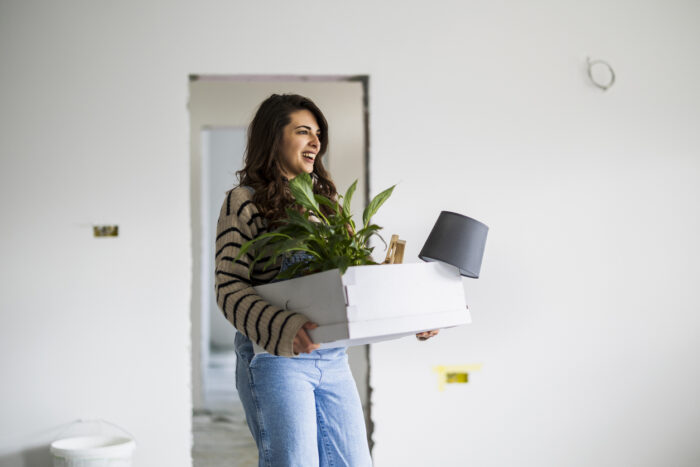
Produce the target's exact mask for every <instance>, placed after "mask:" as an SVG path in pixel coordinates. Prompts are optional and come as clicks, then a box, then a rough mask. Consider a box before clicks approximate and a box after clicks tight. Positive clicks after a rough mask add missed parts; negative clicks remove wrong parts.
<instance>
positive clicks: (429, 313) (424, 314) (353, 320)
mask: <svg viewBox="0 0 700 467" xmlns="http://www.w3.org/2000/svg"><path fill="white" fill-rule="evenodd" d="M255 290H256V291H257V293H258V294H259V295H260V296H261V297H262V298H264V299H265V300H267V301H268V302H270V303H272V304H273V305H277V306H279V307H281V308H285V309H287V310H291V311H296V312H299V313H302V314H304V315H306V316H307V317H308V318H309V319H310V320H311V321H313V322H315V323H318V328H316V329H313V330H310V331H308V333H309V337H310V338H311V340H312V341H314V342H315V343H317V344H321V346H320V347H321V348H322V349H323V348H330V347H341V346H351V345H362V344H368V343H372V342H379V341H383V340H388V339H397V338H399V337H404V336H407V335H411V334H415V333H417V332H421V331H427V330H430V329H440V328H446V327H452V326H457V325H460V324H469V323H471V315H470V314H469V310H468V309H467V304H466V302H465V299H464V286H463V285H462V276H460V275H459V270H458V269H457V268H454V267H452V266H449V265H447V264H444V263H440V262H433V263H409V264H386V265H376V266H352V267H350V268H348V269H347V271H346V272H345V274H343V275H342V276H341V275H340V272H339V271H338V270H337V269H333V270H331V271H325V272H320V273H317V274H312V275H309V276H303V277H298V278H295V279H289V280H286V281H282V282H274V283H271V284H264V285H260V286H258V287H255ZM254 347H255V351H256V353H260V352H264V350H263V349H261V348H260V347H259V346H257V345H254Z"/></svg>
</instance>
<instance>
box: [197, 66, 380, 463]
mask: <svg viewBox="0 0 700 467" xmlns="http://www.w3.org/2000/svg"><path fill="white" fill-rule="evenodd" d="M367 88H368V77H367V76H202V75H198V76H191V77H190V85H189V91H190V94H189V95H190V99H189V111H190V154H191V170H190V173H191V179H190V183H191V191H190V195H191V218H192V247H193V248H192V251H193V258H192V266H193V269H192V270H193V275H192V303H191V322H192V327H191V339H192V346H191V349H192V396H193V408H194V414H193V416H195V417H196V416H197V415H198V414H219V415H220V416H221V415H224V416H225V415H226V414H228V413H231V412H233V413H236V412H238V413H242V410H241V409H240V402H238V399H237V394H236V390H235V379H234V369H235V353H234V352H233V338H234V335H235V329H234V328H233V326H232V325H231V324H230V323H229V322H228V321H226V319H225V318H224V317H223V315H222V313H221V312H220V311H219V310H218V307H217V304H216V300H215V297H214V285H213V284H214V277H213V272H214V265H213V257H214V236H215V229H216V221H217V217H218V213H219V209H220V207H221V203H222V202H223V200H224V196H225V193H226V191H227V190H229V189H230V188H232V187H233V186H235V185H236V184H237V182H238V181H237V178H236V176H235V172H236V171H237V170H239V169H240V168H241V167H242V161H243V152H244V149H245V143H246V141H245V139H246V130H247V125H248V123H249V122H250V120H251V119H252V117H253V115H254V113H255V111H256V109H257V106H258V105H259V104H260V103H261V102H262V101H263V100H264V99H265V98H266V97H268V96H269V95H270V94H273V93H277V94H281V93H295V94H301V95H304V96H307V97H309V98H311V99H312V100H313V101H314V102H315V103H316V104H317V105H318V106H319V108H321V110H322V111H323V112H324V114H325V116H326V119H327V120H328V123H329V145H328V148H329V150H328V153H327V155H326V156H325V157H326V159H325V164H326V168H327V169H328V170H329V172H330V173H331V175H332V177H333V180H334V182H335V184H336V186H337V188H338V191H339V192H341V193H342V192H344V191H345V190H346V189H347V187H349V186H350V184H352V182H353V181H355V180H358V187H357V191H356V195H355V198H354V203H353V204H354V205H355V206H354V209H353V210H354V211H355V212H354V214H355V216H361V213H362V210H363V209H364V208H365V206H366V203H367V199H368V194H369V187H368V181H369V177H368V159H369V149H368V148H369V144H368V142H369V139H368V113H367V112H368V102H367V100H368V95H367ZM368 352H369V349H368V346H357V347H350V348H349V349H348V356H349V361H350V367H351V370H352V373H353V376H354V377H355V382H356V384H357V388H358V392H359V394H360V399H361V401H362V405H363V409H364V413H365V418H366V422H367V425H368V426H367V433H368V436H370V440H371V432H372V426H371V414H370V409H371V407H370V403H369V399H370V392H369V391H370V388H369V371H368V369H369V368H368V367H369V355H368ZM193 426H194V427H195V429H196V427H197V424H196V423H193ZM241 436H248V437H249V436H250V434H249V433H246V432H241ZM251 441H252V437H251ZM237 442H240V440H238V441H237ZM196 443H197V436H195V444H196ZM370 446H371V442H370ZM195 448H196V446H195ZM195 460H196V459H195Z"/></svg>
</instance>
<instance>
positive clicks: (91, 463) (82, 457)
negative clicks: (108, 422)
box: [51, 425, 136, 467]
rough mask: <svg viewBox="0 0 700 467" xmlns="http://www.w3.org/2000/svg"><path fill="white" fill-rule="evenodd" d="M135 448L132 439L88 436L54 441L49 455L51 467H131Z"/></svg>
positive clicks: (111, 436) (112, 436)
mask: <svg viewBox="0 0 700 467" xmlns="http://www.w3.org/2000/svg"><path fill="white" fill-rule="evenodd" d="M113 426H116V425H113ZM117 428H119V427H117ZM120 430H122V431H124V430H123V429H121V428H120ZM129 436H130V435H129ZM135 448H136V442H135V441H134V439H133V438H132V437H125V436H121V435H119V436H116V435H89V436H77V437H71V438H64V439H59V440H57V441H54V442H53V443H51V454H52V455H53V467H132V457H133V454H134V449H135Z"/></svg>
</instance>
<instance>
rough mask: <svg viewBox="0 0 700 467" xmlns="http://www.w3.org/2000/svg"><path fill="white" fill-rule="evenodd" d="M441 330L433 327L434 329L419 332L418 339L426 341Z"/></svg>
mask: <svg viewBox="0 0 700 467" xmlns="http://www.w3.org/2000/svg"><path fill="white" fill-rule="evenodd" d="M439 332H440V330H439V329H433V330H432V331H423V332H419V333H418V334H416V338H418V340H420V341H425V340H428V339H430V338H431V337H433V336H437V335H438V333H439Z"/></svg>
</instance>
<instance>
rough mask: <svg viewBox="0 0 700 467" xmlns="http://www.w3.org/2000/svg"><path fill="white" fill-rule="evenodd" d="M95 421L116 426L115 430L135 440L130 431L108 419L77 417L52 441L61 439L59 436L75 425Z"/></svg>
mask: <svg viewBox="0 0 700 467" xmlns="http://www.w3.org/2000/svg"><path fill="white" fill-rule="evenodd" d="M95 422H97V423H100V424H103V425H109V426H111V427H113V428H116V429H117V430H119V431H121V432H122V433H124V434H126V435H127V436H128V437H129V438H130V439H131V440H132V441H136V438H135V437H134V435H132V434H131V433H129V432H128V431H126V430H125V429H124V428H122V427H120V426H119V425H116V424H114V423H112V422H109V421H107V420H105V419H103V418H95V419H91V420H89V419H84V418H79V419H77V420H75V421H73V422H71V423H69V424H68V426H66V427H65V428H64V429H62V430H61V431H60V432H59V433H58V435H56V438H55V440H54V441H57V440H59V439H61V437H62V436H63V435H64V434H65V433H66V432H67V431H68V430H70V429H71V428H73V427H75V426H76V425H80V424H89V423H95Z"/></svg>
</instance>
